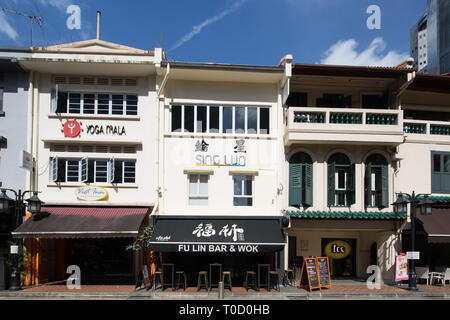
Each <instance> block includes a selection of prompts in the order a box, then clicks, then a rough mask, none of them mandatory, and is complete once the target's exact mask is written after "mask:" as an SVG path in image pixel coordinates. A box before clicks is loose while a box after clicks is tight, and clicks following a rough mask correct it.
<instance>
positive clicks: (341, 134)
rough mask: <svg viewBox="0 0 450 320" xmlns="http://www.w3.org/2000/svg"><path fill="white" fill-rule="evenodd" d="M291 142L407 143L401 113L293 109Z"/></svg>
mask: <svg viewBox="0 0 450 320" xmlns="http://www.w3.org/2000/svg"><path fill="white" fill-rule="evenodd" d="M287 120H288V123H287V136H286V139H287V142H288V143H289V142H290V143H292V142H294V141H297V140H302V141H309V142H310V143H312V142H314V141H335V142H344V141H345V142H351V141H355V140H354V139H357V140H356V141H360V142H368V143H387V144H397V143H400V141H401V140H402V139H403V137H402V136H403V114H402V112H401V110H390V109H356V108H318V107H289V109H288V119H287Z"/></svg>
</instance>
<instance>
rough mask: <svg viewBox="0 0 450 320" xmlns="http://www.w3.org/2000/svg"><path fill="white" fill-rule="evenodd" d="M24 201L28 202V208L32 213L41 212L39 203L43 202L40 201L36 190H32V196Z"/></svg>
mask: <svg viewBox="0 0 450 320" xmlns="http://www.w3.org/2000/svg"><path fill="white" fill-rule="evenodd" d="M25 201H27V202H28V210H29V211H30V212H31V213H32V214H37V213H39V212H41V205H42V204H43V203H44V202H42V201H41V199H39V198H38V196H37V192H36V191H33V196H32V197H31V198H29V199H27V200H25Z"/></svg>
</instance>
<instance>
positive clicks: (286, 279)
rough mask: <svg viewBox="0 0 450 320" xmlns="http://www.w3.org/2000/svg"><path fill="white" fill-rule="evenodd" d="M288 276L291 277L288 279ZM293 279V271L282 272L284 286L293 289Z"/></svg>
mask: <svg viewBox="0 0 450 320" xmlns="http://www.w3.org/2000/svg"><path fill="white" fill-rule="evenodd" d="M289 276H291V277H289ZM294 278H295V276H294V270H292V269H287V270H284V277H283V280H284V284H285V285H289V286H291V287H293V286H294V280H295V279H294Z"/></svg>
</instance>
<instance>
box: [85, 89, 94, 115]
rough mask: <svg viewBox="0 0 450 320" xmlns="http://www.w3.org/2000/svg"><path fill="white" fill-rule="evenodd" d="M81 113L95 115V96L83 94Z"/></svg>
mask: <svg viewBox="0 0 450 320" xmlns="http://www.w3.org/2000/svg"><path fill="white" fill-rule="evenodd" d="M83 113H87V114H94V113H95V94H93V93H85V94H84V95H83Z"/></svg>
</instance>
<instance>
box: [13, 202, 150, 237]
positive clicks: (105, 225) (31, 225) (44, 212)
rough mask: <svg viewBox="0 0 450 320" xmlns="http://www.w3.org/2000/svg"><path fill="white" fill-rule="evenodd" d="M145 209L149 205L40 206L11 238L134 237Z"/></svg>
mask: <svg viewBox="0 0 450 320" xmlns="http://www.w3.org/2000/svg"><path fill="white" fill-rule="evenodd" d="M148 211H149V208H117V207H116V208H114V207H109V208H108V207H102V208H99V207H43V208H41V213H40V214H39V215H38V216H32V217H30V218H29V219H28V220H27V221H25V222H24V223H23V224H22V225H20V226H19V227H18V228H17V229H16V230H14V231H13V232H12V235H13V237H14V238H124V237H136V236H137V235H138V233H139V229H140V227H141V225H142V222H143V220H144V218H145V216H146V215H147V213H148ZM40 217H41V218H40ZM39 218H40V219H39Z"/></svg>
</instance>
